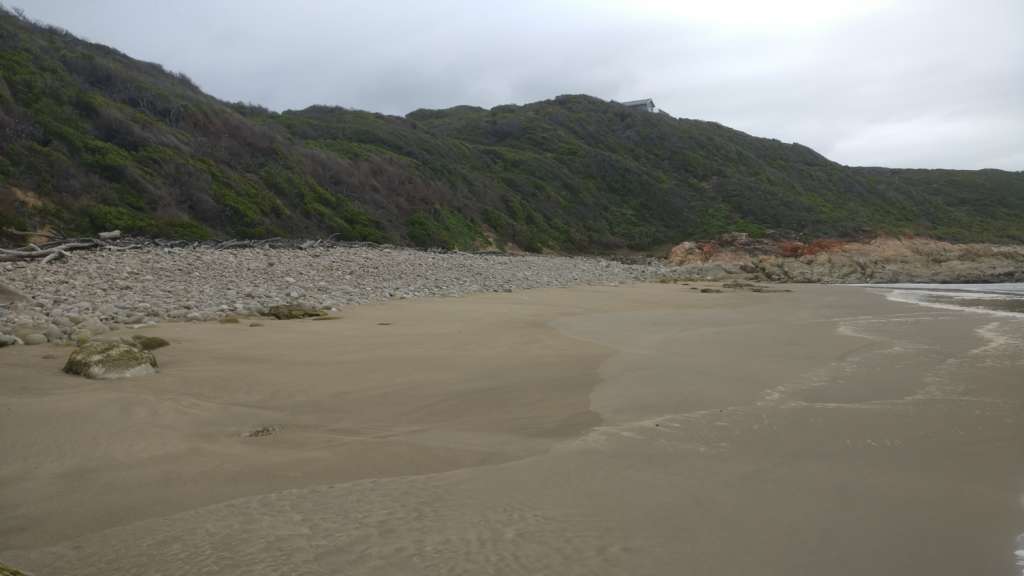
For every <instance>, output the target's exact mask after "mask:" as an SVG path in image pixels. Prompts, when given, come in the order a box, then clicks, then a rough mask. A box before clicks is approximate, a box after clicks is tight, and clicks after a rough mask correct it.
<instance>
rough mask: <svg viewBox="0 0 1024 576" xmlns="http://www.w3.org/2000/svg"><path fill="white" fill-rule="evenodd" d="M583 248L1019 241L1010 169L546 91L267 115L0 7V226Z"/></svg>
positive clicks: (1015, 179) (1019, 206)
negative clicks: (898, 159)
mask: <svg viewBox="0 0 1024 576" xmlns="http://www.w3.org/2000/svg"><path fill="white" fill-rule="evenodd" d="M44 225H52V226H55V227H58V228H60V229H62V230H64V231H65V232H67V233H88V232H93V231H97V230H103V229H113V228H119V229H121V230H125V231H129V232H134V233H139V234H148V235H158V236H168V237H178V238H207V237H225V236H239V237H267V236H323V235H329V234H338V235H339V237H342V238H345V239H352V240H370V241H389V242H396V243H405V244H415V245H421V246H444V247H458V248H474V247H476V248H479V247H486V246H490V245H496V246H497V247H509V246H510V245H514V246H515V247H518V248H522V249H526V250H533V251H539V250H552V251H563V252H601V251H611V250H617V249H621V248H631V249H649V248H652V247H656V246H662V245H666V244H669V243H675V242H678V241H681V240H686V239H701V238H708V237H712V236H716V235H718V234H721V233H723V232H727V231H742V232H748V233H750V234H752V235H753V236H759V235H764V234H768V233H776V234H779V235H783V236H793V237H811V238H813V237H826V236H827V237H863V236H873V235H879V234H913V235H921V236H930V237H935V238H939V239H946V240H953V241H991V242H1021V241H1024V173H1020V172H1016V173H1011V172H1003V171H997V170H983V171H953V170H893V169H885V168H850V167H845V166H842V165H839V164H836V163H834V162H831V161H829V160H828V159H826V158H824V157H823V156H821V155H819V154H817V153H816V152H814V151H813V150H811V149H809V148H806V147H804V146H800V145H798V144H784V143H781V142H778V141H775V140H769V139H764V138H756V137H753V136H750V135H747V134H744V133H742V132H738V131H736V130H732V129H729V128H726V127H724V126H721V125H719V124H715V123H711V122H702V121H697V120H685V119H676V118H672V117H670V116H668V115H665V114H649V113H644V112H637V111H632V110H629V109H626V108H625V107H623V106H621V105H618V104H615V103H610V102H605V101H602V100H599V99H597V98H592V97H589V96H561V97H558V98H555V99H553V100H548V101H543V102H537V103H533V104H528V105H525V106H511V105H510V106H499V107H495V108H493V109H491V110H485V109H481V108H473V107H467V106H460V107H456V108H451V109H448V110H419V111H416V112H413V113H411V114H409V115H408V116H407V117H405V118H401V117H394V116H385V115H381V114H374V113H369V112H361V111H354V110H348V109H344V108H334V107H324V106H314V107H311V108H307V109H305V110H300V111H287V112H283V113H276V112H271V111H268V110H265V109H262V108H260V107H256V106H250V105H243V104H231V103H226V102H222V101H219V100H217V99H215V98H213V97H211V96H208V95H206V94H204V93H203V92H202V91H201V90H200V89H199V88H197V87H196V86H195V85H194V84H193V83H192V82H191V81H190V80H189V79H188V78H186V77H185V76H183V75H180V74H174V73H170V72H167V71H166V70H164V69H163V68H161V67H160V66H159V65H156V64H150V63H145V62H140V61H137V60H134V59H132V58H129V57H127V56H125V55H124V54H121V53H120V52H117V51H116V50H113V49H111V48H108V47H105V46H101V45H97V44H92V43H88V42H85V41H82V40H79V39H77V38H75V37H74V36H72V35H71V34H69V33H67V32H65V31H62V30H58V29H54V28H50V27H45V26H40V25H37V24H34V23H31V22H28V21H26V20H24V19H21V18H18V17H17V16H15V15H13V14H10V13H7V12H3V13H0V228H4V227H13V228H18V229H27V228H37V227H40V226H44Z"/></svg>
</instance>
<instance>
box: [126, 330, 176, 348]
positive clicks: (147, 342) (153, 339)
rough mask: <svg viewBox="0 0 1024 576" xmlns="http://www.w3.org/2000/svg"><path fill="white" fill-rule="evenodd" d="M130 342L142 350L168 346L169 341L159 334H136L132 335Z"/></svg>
mask: <svg viewBox="0 0 1024 576" xmlns="http://www.w3.org/2000/svg"><path fill="white" fill-rule="evenodd" d="M132 343H134V344H135V345H136V346H138V347H139V348H142V349H143V350H156V349H157V348H163V347H164V346H170V345H171V343H170V342H168V341H167V340H164V339H163V338H160V337H159V336H143V335H141V334H136V335H135V336H132Z"/></svg>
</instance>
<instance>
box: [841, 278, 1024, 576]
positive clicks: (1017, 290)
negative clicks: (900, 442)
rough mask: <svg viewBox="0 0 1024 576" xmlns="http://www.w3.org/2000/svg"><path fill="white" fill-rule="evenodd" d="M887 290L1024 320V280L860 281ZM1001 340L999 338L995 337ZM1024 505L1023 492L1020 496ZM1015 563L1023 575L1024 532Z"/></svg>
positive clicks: (904, 298)
mask: <svg viewBox="0 0 1024 576" xmlns="http://www.w3.org/2000/svg"><path fill="white" fill-rule="evenodd" d="M860 286H865V287H870V288H883V289H888V290H889V292H888V293H887V294H886V298H887V299H889V300H892V301H894V302H908V303H913V304H920V305H922V306H928V307H932V308H942V309H946V310H970V311H974V312H982V313H985V314H991V315H995V316H1002V317H1010V318H1016V319H1018V320H1020V319H1024V283H1002V284H860ZM995 342H998V338H997V339H996V340H995ZM1020 505H1021V507H1022V508H1024V495H1022V496H1021V498H1020ZM1014 562H1015V564H1016V566H1017V569H1018V570H1019V571H1020V574H1021V576H1024V533H1022V534H1020V535H1018V536H1017V539H1016V543H1015V546H1014Z"/></svg>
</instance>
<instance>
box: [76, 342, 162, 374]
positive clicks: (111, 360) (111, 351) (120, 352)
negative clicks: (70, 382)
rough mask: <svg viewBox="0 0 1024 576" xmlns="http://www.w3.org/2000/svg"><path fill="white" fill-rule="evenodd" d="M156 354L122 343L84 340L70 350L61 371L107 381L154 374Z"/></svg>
mask: <svg viewBox="0 0 1024 576" xmlns="http://www.w3.org/2000/svg"><path fill="white" fill-rule="evenodd" d="M156 368H157V364H156V357H155V356H153V353H152V352H150V351H148V350H143V349H142V348H141V347H139V346H137V345H131V344H127V343H125V342H101V341H92V342H86V343H85V344H83V345H81V346H79V347H78V349H76V350H75V351H74V352H72V353H71V356H70V357H69V358H68V361H67V364H65V365H64V371H65V372H67V373H68V374H75V375H78V376H84V377H86V378H91V379H93V380H111V379H115V378H131V377H133V376H145V375H146V374H154V373H155V372H156Z"/></svg>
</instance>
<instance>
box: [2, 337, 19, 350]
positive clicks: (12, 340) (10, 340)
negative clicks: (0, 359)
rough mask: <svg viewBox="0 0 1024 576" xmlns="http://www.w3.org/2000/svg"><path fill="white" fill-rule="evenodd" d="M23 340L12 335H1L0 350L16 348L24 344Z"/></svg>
mask: <svg viewBox="0 0 1024 576" xmlns="http://www.w3.org/2000/svg"><path fill="white" fill-rule="evenodd" d="M22 343H23V342H22V341H21V338H18V337H17V336H11V335H10V334H0V348H6V347H7V346H16V345H18V344H22Z"/></svg>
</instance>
